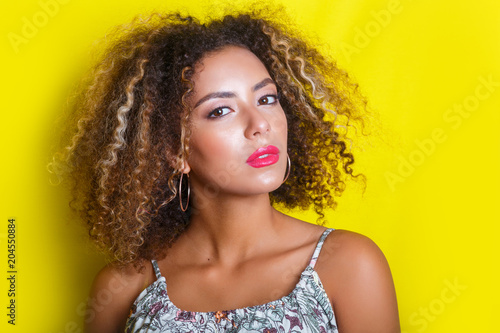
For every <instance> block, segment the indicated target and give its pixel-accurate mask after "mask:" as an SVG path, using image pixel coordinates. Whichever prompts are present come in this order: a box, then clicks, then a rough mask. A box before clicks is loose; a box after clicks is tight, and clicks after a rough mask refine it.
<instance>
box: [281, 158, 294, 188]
mask: <svg viewBox="0 0 500 333" xmlns="http://www.w3.org/2000/svg"><path fill="white" fill-rule="evenodd" d="M286 158H287V162H288V167H287V171H286V176H285V179H283V181H282V182H281V184H283V183H285V182H286V180H287V179H288V176H290V169H291V168H292V162H291V161H290V156H289V155H288V154H286Z"/></svg>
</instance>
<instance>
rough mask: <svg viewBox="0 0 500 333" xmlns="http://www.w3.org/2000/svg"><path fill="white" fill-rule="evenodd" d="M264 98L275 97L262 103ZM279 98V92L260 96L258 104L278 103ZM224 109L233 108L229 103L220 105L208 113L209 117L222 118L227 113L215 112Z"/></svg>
mask: <svg viewBox="0 0 500 333" xmlns="http://www.w3.org/2000/svg"><path fill="white" fill-rule="evenodd" d="M264 98H267V99H269V98H274V101H273V102H270V103H269V102H268V103H261V100H262V99H264ZM279 99H280V95H279V93H278V94H268V95H264V96H262V97H260V98H259V99H258V105H273V104H276V103H278V101H279ZM224 109H231V108H230V107H229V106H227V105H223V106H219V107H217V108H215V109H213V110H212V111H210V113H209V114H208V117H207V118H212V119H213V118H220V117H224V116H225V115H226V114H227V113H225V114H222V115H219V116H216V115H215V113H216V112H217V111H222V110H224Z"/></svg>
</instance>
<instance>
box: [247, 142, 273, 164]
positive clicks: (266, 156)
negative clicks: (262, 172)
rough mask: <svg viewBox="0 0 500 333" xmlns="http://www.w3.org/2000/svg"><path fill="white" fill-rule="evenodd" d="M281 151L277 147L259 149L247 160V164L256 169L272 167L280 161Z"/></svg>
mask: <svg viewBox="0 0 500 333" xmlns="http://www.w3.org/2000/svg"><path fill="white" fill-rule="evenodd" d="M279 153H280V150H279V149H278V148H276V147H275V146H267V147H262V148H259V149H257V150H256V151H255V152H254V153H253V154H252V155H250V157H249V158H248V159H247V164H248V165H250V166H251V167H254V168H263V167H266V166H268V165H272V164H274V163H276V162H278V160H279V159H280V156H279Z"/></svg>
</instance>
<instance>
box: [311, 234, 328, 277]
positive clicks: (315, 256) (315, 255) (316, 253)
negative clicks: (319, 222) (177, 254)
mask: <svg viewBox="0 0 500 333" xmlns="http://www.w3.org/2000/svg"><path fill="white" fill-rule="evenodd" d="M333 230H334V229H331V228H329V229H326V230H325V231H323V234H322V235H321V237H320V238H319V240H318V244H317V245H316V249H315V250H314V253H313V255H312V258H311V261H310V262H309V266H310V267H311V268H314V266H315V265H316V261H317V260H318V257H319V254H320V252H321V248H322V247H323V243H324V242H325V239H326V236H328V235H329V234H330V232H332V231H333Z"/></svg>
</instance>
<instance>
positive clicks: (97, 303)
mask: <svg viewBox="0 0 500 333" xmlns="http://www.w3.org/2000/svg"><path fill="white" fill-rule="evenodd" d="M153 276H154V273H153V272H152V267H150V266H148V265H146V267H145V268H144V269H143V270H141V271H140V272H139V271H137V270H136V269H135V268H134V267H132V266H127V267H124V268H120V267H117V266H115V265H112V264H108V265H106V266H105V267H103V268H102V269H101V270H100V271H99V273H97V275H96V277H95V279H94V282H93V283H92V287H91V290H90V295H89V299H88V304H87V312H86V314H87V315H86V318H85V332H86V333H94V332H100V333H107V332H109V333H115V332H123V331H124V328H125V321H126V319H127V317H128V315H129V312H130V307H131V306H132V304H133V302H134V301H135V299H136V298H137V296H138V295H139V294H140V293H141V291H142V290H143V289H144V288H145V287H146V286H147V285H149V284H150V283H151V282H152V281H153V280H154V279H153Z"/></svg>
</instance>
